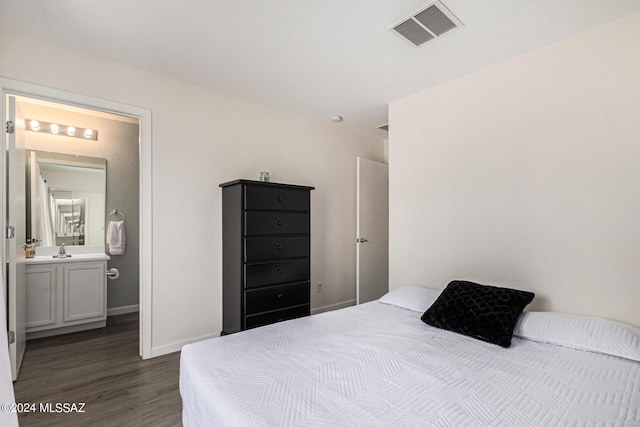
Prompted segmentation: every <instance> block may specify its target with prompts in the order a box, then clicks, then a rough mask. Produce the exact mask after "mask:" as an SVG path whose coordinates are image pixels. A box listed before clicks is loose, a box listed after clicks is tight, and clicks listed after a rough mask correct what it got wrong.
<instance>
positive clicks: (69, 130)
mask: <svg viewBox="0 0 640 427" xmlns="http://www.w3.org/2000/svg"><path fill="white" fill-rule="evenodd" d="M75 134H76V128H74V127H73V126H67V135H69V136H73V135H75Z"/></svg>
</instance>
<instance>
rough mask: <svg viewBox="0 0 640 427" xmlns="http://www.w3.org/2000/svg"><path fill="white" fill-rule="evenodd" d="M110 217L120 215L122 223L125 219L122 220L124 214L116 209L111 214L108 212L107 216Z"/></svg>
mask: <svg viewBox="0 0 640 427" xmlns="http://www.w3.org/2000/svg"><path fill="white" fill-rule="evenodd" d="M112 215H120V216H121V217H122V220H123V221H124V219H125V218H124V214H123V213H122V212H120V211H119V210H117V209H114V210H112V211H111V212H109V216H112Z"/></svg>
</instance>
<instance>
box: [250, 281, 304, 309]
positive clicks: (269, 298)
mask: <svg viewBox="0 0 640 427" xmlns="http://www.w3.org/2000/svg"><path fill="white" fill-rule="evenodd" d="M309 292H310V291H309V282H303V283H291V284H288V285H277V286H269V287H267V288H260V289H253V290H249V291H246V292H245V314H247V315H249V314H256V313H260V312H263V311H272V310H278V309H282V308H286V307H291V306H294V305H301V304H309V296H310V295H309Z"/></svg>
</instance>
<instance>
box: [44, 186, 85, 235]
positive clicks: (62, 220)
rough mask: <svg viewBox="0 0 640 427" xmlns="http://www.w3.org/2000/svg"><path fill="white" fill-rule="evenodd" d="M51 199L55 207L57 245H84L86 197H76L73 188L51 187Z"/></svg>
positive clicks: (54, 232) (52, 205) (54, 218)
mask: <svg viewBox="0 0 640 427" xmlns="http://www.w3.org/2000/svg"><path fill="white" fill-rule="evenodd" d="M49 200H50V205H51V207H52V208H53V209H52V211H53V235H54V238H55V245H56V246H60V245H62V244H64V245H66V246H70V245H84V234H85V229H86V222H85V215H84V212H85V203H86V199H84V198H75V197H74V194H73V191H71V190H53V189H51V188H50V189H49Z"/></svg>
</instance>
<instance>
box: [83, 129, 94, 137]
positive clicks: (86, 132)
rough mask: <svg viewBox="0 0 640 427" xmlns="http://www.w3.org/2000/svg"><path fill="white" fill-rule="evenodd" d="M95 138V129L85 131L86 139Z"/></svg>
mask: <svg viewBox="0 0 640 427" xmlns="http://www.w3.org/2000/svg"><path fill="white" fill-rule="evenodd" d="M92 136H93V129H85V130H84V137H85V138H91V137H92Z"/></svg>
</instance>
